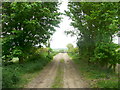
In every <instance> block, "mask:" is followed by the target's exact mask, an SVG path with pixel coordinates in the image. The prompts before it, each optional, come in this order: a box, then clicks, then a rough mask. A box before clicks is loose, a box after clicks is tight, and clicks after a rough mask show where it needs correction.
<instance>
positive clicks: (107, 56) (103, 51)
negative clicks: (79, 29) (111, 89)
mask: <svg viewBox="0 0 120 90" xmlns="http://www.w3.org/2000/svg"><path fill="white" fill-rule="evenodd" d="M118 48H119V45H117V44H114V43H100V44H98V45H97V47H96V49H95V51H94V55H93V58H91V61H92V62H99V63H100V64H101V65H102V66H106V67H107V66H108V65H109V68H112V67H113V68H114V69H115V66H116V64H117V63H119V60H120V53H119V51H120V50H118Z"/></svg>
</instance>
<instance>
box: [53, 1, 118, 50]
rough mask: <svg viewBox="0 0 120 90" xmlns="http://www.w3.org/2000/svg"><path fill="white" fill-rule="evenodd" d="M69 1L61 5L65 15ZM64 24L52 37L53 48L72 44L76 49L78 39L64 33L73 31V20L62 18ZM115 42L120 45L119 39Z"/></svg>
mask: <svg viewBox="0 0 120 90" xmlns="http://www.w3.org/2000/svg"><path fill="white" fill-rule="evenodd" d="M67 4H68V3H67V0H66V1H64V2H62V4H61V5H60V12H62V13H64V10H67ZM62 18H63V19H62V22H61V23H60V24H59V26H60V28H55V29H56V32H55V33H54V34H53V36H52V40H51V48H53V49H55V48H66V45H67V44H69V43H72V44H73V45H74V47H75V46H76V37H75V36H74V37H71V36H67V35H66V34H65V33H64V31H66V30H71V29H73V27H72V26H70V22H71V20H69V17H67V16H64V15H63V16H62ZM114 42H115V43H118V38H117V37H115V38H114Z"/></svg>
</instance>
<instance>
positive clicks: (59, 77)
mask: <svg viewBox="0 0 120 90" xmlns="http://www.w3.org/2000/svg"><path fill="white" fill-rule="evenodd" d="M63 62H64V59H61V60H60V63H59V67H58V69H57V74H56V77H55V80H54V83H53V85H52V87H51V88H62V87H63V74H64V71H63V66H62V64H63Z"/></svg>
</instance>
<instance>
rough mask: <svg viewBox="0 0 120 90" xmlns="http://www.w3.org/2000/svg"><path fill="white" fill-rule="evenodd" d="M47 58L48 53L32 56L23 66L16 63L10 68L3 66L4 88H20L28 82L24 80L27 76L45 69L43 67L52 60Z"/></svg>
mask: <svg viewBox="0 0 120 90" xmlns="http://www.w3.org/2000/svg"><path fill="white" fill-rule="evenodd" d="M50 57H51V58H49V57H47V53H46V52H43V53H41V54H34V55H32V56H31V58H30V59H29V60H27V62H24V63H22V64H19V63H16V64H12V65H8V66H3V68H2V69H3V70H2V71H3V72H2V74H3V75H2V76H3V82H2V87H3V88H19V87H21V86H20V84H22V83H23V80H24V82H25V81H27V79H26V78H23V76H24V75H25V74H30V73H35V72H38V71H40V70H41V69H43V67H44V66H45V65H46V64H47V63H48V62H50V60H52V56H50Z"/></svg>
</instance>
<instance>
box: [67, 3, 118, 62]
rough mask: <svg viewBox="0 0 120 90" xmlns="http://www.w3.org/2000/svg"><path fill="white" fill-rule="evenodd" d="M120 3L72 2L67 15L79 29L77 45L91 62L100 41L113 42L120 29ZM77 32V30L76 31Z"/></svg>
mask: <svg viewBox="0 0 120 90" xmlns="http://www.w3.org/2000/svg"><path fill="white" fill-rule="evenodd" d="M118 7H119V3H115V2H114V3H111V2H110V3H105V2H99V3H94V2H70V3H69V4H68V11H66V15H67V16H69V17H70V19H72V22H71V25H72V26H73V27H74V28H75V30H78V33H74V31H73V33H74V34H76V35H78V39H77V41H78V42H77V46H78V47H79V51H80V53H81V55H85V58H86V59H88V62H90V59H91V57H93V56H94V54H95V52H94V51H95V49H96V47H99V46H98V45H100V44H99V43H101V42H102V43H104V44H105V43H107V44H112V39H113V36H114V35H115V34H116V33H117V32H118V31H120V29H119V21H118V16H119V14H118V11H119V10H118ZM75 32H76V31H75Z"/></svg>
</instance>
